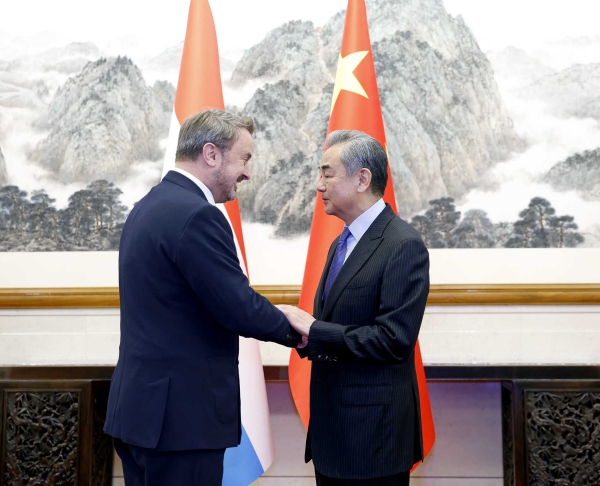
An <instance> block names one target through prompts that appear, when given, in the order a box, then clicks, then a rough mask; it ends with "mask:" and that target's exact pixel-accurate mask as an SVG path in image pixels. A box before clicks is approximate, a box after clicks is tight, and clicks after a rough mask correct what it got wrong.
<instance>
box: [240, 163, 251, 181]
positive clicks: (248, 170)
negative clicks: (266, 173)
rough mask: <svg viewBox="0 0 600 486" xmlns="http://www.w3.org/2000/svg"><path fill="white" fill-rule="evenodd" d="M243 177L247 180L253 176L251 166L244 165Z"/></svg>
mask: <svg viewBox="0 0 600 486" xmlns="http://www.w3.org/2000/svg"><path fill="white" fill-rule="evenodd" d="M242 177H243V178H244V180H246V181H249V180H250V177H252V175H251V174H250V167H248V166H246V167H244V172H242Z"/></svg>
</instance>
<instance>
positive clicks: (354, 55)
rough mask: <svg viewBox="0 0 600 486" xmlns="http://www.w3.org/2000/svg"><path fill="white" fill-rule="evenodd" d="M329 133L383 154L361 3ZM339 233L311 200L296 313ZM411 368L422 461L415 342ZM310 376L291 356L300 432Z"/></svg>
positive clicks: (347, 37) (427, 422) (429, 421)
mask: <svg viewBox="0 0 600 486" xmlns="http://www.w3.org/2000/svg"><path fill="white" fill-rule="evenodd" d="M335 130H360V131H362V132H365V133H368V134H369V135H371V136H372V137H373V138H375V139H377V140H378V141H379V142H380V143H381V145H382V146H383V147H385V148H386V149H387V146H386V141H385V131H384V128H383V117H382V115H381V105H380V102H379V92H378V90H377V78H376V76H375V66H374V64H373V53H372V50H371V40H370V38H369V26H368V23H367V11H366V7H365V2H364V0H349V1H348V9H347V11H346V23H345V26H344V35H343V38H342V47H341V51H340V57H339V60H338V67H337V73H336V78H335V85H334V89H333V100H332V103H331V114H330V117H329V127H328V129H327V134H329V133H330V132H333V131H335ZM388 174H389V180H388V185H387V188H386V190H385V194H384V196H383V199H384V201H385V202H386V203H388V204H389V205H390V206H391V207H392V209H393V210H394V211H395V212H397V207H396V198H395V195H394V186H393V184H392V174H391V171H390V169H389V167H388ZM342 229H343V222H342V221H341V220H340V219H338V218H336V217H334V216H328V215H326V214H325V211H324V208H323V201H322V200H321V198H320V197H317V198H316V203H315V212H314V215H313V220H312V227H311V231H310V241H309V244H308V256H307V259H306V268H305V270H304V281H303V282H302V290H301V292H300V302H299V307H300V308H301V309H303V310H305V311H306V312H309V313H311V314H312V312H313V301H314V296H315V293H316V291H317V287H318V285H319V280H320V278H321V272H322V271H323V268H324V266H325V260H326V258H327V252H328V250H329V247H330V245H331V242H332V241H333V240H334V239H335V238H336V237H337V236H338V235H339V234H340V233H341V232H342ZM415 366H416V370H417V378H418V384H419V396H420V401H421V403H420V405H421V426H422V431H423V455H424V456H426V455H427V454H428V453H429V451H430V450H431V448H432V446H433V442H434V440H435V431H434V427H433V416H432V413H431V406H430V404H429V394H428V392H427V383H426V381H425V370H424V368H423V361H422V359H421V351H420V348H419V343H418V342H417V346H416V348H415ZM310 370H311V363H310V361H309V360H307V359H300V358H299V356H298V354H297V353H296V352H292V354H291V357H290V364H289V378H290V388H291V391H292V396H293V398H294V402H295V403H296V408H297V409H298V413H299V414H300V417H301V419H302V422H303V423H304V426H305V427H308V419H309V415H310V410H309V403H310V391H309V384H310ZM415 466H416V465H415Z"/></svg>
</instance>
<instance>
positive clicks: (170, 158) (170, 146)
mask: <svg viewBox="0 0 600 486" xmlns="http://www.w3.org/2000/svg"><path fill="white" fill-rule="evenodd" d="M180 128H181V125H180V124H179V120H178V119H177V115H176V114H175V108H173V113H172V114H171V126H170V127H169V138H168V139H167V147H166V149H165V162H164V164H163V171H162V177H164V176H165V174H166V173H167V172H169V171H170V170H171V169H173V168H174V167H175V152H177V140H178V139H179V129H180ZM162 177H161V179H162Z"/></svg>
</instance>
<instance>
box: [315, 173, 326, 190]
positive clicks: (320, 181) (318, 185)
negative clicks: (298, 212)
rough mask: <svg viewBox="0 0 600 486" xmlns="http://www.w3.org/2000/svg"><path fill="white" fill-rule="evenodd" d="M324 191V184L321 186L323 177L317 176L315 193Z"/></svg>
mask: <svg viewBox="0 0 600 486" xmlns="http://www.w3.org/2000/svg"><path fill="white" fill-rule="evenodd" d="M324 190H325V184H323V176H319V180H318V181H317V191H319V192H323V191H324Z"/></svg>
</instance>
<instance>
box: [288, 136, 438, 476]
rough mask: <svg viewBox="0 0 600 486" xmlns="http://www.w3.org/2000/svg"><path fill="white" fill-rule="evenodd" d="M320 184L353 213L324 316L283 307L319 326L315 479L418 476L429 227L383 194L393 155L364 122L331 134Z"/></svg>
mask: <svg viewBox="0 0 600 486" xmlns="http://www.w3.org/2000/svg"><path fill="white" fill-rule="evenodd" d="M327 146H328V148H327V151H326V152H325V154H324V155H323V160H322V162H321V167H320V178H319V183H318V184H317V191H319V192H320V193H321V197H322V199H323V205H324V209H325V212H326V213H327V214H330V215H333V216H336V217H337V218H340V219H341V220H342V221H343V222H344V231H343V232H342V234H341V235H340V236H339V237H338V238H336V239H335V240H334V241H333V242H332V244H331V247H330V249H329V254H328V256H327V261H326V264H325V268H324V269H323V274H322V277H321V282H320V284H319V287H318V288H317V292H316V294H315V301H314V317H313V316H311V315H310V314H308V313H306V312H304V311H302V310H300V309H298V308H296V307H293V306H285V305H282V306H279V307H280V308H281V309H282V310H283V311H284V312H285V314H286V315H287V316H288V318H289V319H290V322H291V323H292V325H294V327H295V328H296V329H298V330H300V332H302V334H303V335H305V336H309V343H308V346H306V347H304V348H303V349H300V350H299V351H298V353H299V354H300V356H301V357H303V358H304V357H307V358H308V359H309V360H311V361H312V371H311V382H310V423H309V426H308V435H307V439H306V450H305V460H306V462H308V461H309V460H311V459H312V461H313V464H314V466H315V478H316V484H317V486H408V485H409V482H410V473H409V470H410V469H411V467H412V465H413V464H415V463H417V462H418V461H420V460H422V457H423V452H422V451H423V447H422V439H421V420H420V415H419V413H420V411H419V390H418V385H417V375H416V371H415V363H414V350H415V345H416V342H417V337H418V335H419V330H420V328H421V321H422V320H423V313H424V311H425V303H426V301H427V295H428V293H429V253H428V251H427V248H426V247H425V245H424V243H423V240H422V239H421V237H420V235H419V233H418V232H417V231H416V230H415V229H414V228H413V227H412V226H410V225H409V224H408V223H406V222H405V221H403V220H401V219H400V218H399V217H398V216H396V215H395V214H394V212H393V211H392V209H391V207H390V206H389V205H386V204H385V203H384V202H383V194H384V192H385V187H386V185H387V182H388V159H387V153H386V151H385V149H384V148H383V147H382V146H381V144H380V143H379V142H378V141H377V140H375V139H374V138H372V137H370V136H369V135H367V134H366V133H362V132H358V131H353V130H338V131H335V132H332V133H331V134H329V137H328V138H327Z"/></svg>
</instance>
